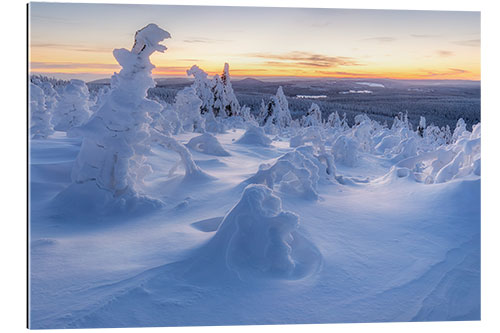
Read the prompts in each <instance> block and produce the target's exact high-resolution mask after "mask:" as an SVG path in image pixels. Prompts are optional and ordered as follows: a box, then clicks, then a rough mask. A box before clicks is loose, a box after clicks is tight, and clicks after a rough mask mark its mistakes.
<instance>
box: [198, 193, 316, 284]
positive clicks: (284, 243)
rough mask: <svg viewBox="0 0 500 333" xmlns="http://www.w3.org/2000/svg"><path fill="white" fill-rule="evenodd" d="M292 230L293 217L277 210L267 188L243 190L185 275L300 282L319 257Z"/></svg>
mask: <svg viewBox="0 0 500 333" xmlns="http://www.w3.org/2000/svg"><path fill="white" fill-rule="evenodd" d="M298 225H299V217H298V216H297V215H295V214H294V213H291V212H287V211H283V209H282V206H281V200H280V198H279V197H277V196H276V195H274V194H273V192H272V191H271V190H270V189H269V188H268V187H267V186H264V185H248V186H247V187H246V188H245V190H244V191H243V195H242V197H241V199H240V200H239V202H238V203H237V204H236V205H235V206H234V207H233V208H232V209H231V210H230V211H229V213H227V215H226V216H225V217H224V219H223V221H222V223H221V225H220V226H219V228H218V230H217V233H216V234H215V236H214V237H213V238H212V239H211V240H210V242H209V243H208V244H207V245H206V246H205V247H203V249H202V251H200V253H201V255H200V257H199V258H197V259H196V260H195V263H194V264H192V265H191V272H190V275H194V276H199V275H200V270H201V271H203V270H207V269H208V270H214V271H215V272H217V274H220V275H223V274H224V271H223V270H228V271H229V272H230V273H233V274H236V276H237V277H238V278H239V279H246V278H265V277H274V278H285V279H299V278H303V277H305V276H307V275H309V274H311V273H313V272H314V271H315V270H317V269H318V267H319V265H320V263H321V254H320V253H319V251H318V250H317V248H316V247H315V246H314V245H313V244H312V243H311V242H310V241H308V240H307V239H306V238H305V237H304V236H302V235H301V234H300V233H299V232H298V230H297V228H298ZM208 262H210V264H208ZM210 266H211V267H210ZM220 266H222V267H220Z"/></svg>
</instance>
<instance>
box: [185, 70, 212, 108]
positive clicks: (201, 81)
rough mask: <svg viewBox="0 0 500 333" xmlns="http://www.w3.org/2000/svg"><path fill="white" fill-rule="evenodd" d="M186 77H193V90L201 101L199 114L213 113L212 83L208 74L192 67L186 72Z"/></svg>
mask: <svg viewBox="0 0 500 333" xmlns="http://www.w3.org/2000/svg"><path fill="white" fill-rule="evenodd" d="M187 75H188V76H191V75H192V76H193V77H194V83H193V88H194V89H195V91H196V94H197V95H198V97H199V99H200V100H201V107H200V111H201V113H202V114H205V113H207V112H213V105H214V95H213V92H212V82H211V80H210V79H209V78H208V74H207V73H206V72H205V71H204V70H202V69H201V68H200V67H198V66H196V65H193V66H192V67H191V68H190V69H188V70H187Z"/></svg>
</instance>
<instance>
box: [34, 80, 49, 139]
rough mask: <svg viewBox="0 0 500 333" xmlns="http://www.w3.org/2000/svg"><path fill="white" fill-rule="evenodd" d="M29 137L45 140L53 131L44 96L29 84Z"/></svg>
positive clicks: (36, 87)
mask: <svg viewBox="0 0 500 333" xmlns="http://www.w3.org/2000/svg"><path fill="white" fill-rule="evenodd" d="M29 92H30V137H31V138H32V139H45V138H46V137H47V136H49V135H50V134H52V133H53V132H54V130H53V129H52V125H51V123H50V118H51V114H50V112H49V110H48V108H47V106H46V100H45V94H44V92H43V90H42V88H40V87H39V86H37V85H35V84H33V83H30V88H29Z"/></svg>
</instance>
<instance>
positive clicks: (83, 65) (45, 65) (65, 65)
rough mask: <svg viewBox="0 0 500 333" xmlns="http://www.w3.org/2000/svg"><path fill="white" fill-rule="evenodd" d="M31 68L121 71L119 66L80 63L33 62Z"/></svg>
mask: <svg viewBox="0 0 500 333" xmlns="http://www.w3.org/2000/svg"><path fill="white" fill-rule="evenodd" d="M30 67H31V69H78V68H86V69H89V68H92V69H107V70H118V69H120V66H119V65H117V64H99V63H78V62H41V61H32V62H31V63H30Z"/></svg>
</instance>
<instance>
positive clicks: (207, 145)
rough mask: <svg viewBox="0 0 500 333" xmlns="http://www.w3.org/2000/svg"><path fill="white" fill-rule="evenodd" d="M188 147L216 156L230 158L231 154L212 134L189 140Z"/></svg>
mask: <svg viewBox="0 0 500 333" xmlns="http://www.w3.org/2000/svg"><path fill="white" fill-rule="evenodd" d="M186 146H187V147H188V148H190V149H193V150H195V151H198V152H200V153H204V154H207V155H215V156H229V155H230V154H229V153H228V152H227V150H225V149H224V148H223V147H222V145H221V144H220V143H219V141H218V140H217V138H216V137H215V136H213V135H212V134H210V133H204V134H202V135H199V136H196V137H194V138H192V139H191V140H189V142H188V143H187V144H186Z"/></svg>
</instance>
